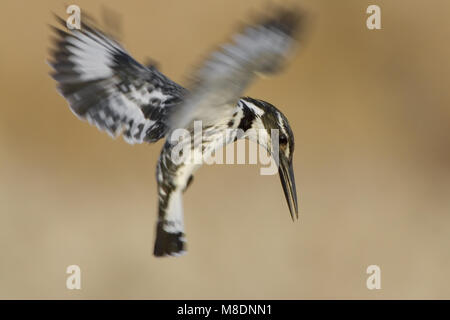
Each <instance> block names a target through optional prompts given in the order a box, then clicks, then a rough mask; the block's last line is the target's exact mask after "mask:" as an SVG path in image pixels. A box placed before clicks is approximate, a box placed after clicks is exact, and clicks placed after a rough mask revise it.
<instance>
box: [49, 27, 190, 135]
mask: <svg viewBox="0 0 450 320" xmlns="http://www.w3.org/2000/svg"><path fill="white" fill-rule="evenodd" d="M59 20H60V22H61V24H62V25H63V26H64V27H63V29H64V28H65V22H64V21H63V20H61V19H59ZM54 30H55V32H56V35H57V37H56V39H55V41H54V45H55V48H54V49H52V51H51V58H50V61H49V64H50V66H51V67H52V68H53V73H52V74H51V75H52V77H53V78H54V79H55V80H56V81H57V82H58V89H59V92H60V93H61V94H62V95H63V96H64V98H65V99H66V100H67V101H68V102H69V105H70V108H71V110H72V111H73V112H74V113H75V114H76V115H77V116H78V117H79V118H81V119H85V120H87V121H89V123H91V124H93V125H96V126H97V127H98V128H99V129H100V130H103V131H106V132H108V133H109V134H110V135H112V136H114V137H116V136H118V135H120V134H122V135H123V137H124V138H125V140H126V141H127V142H129V143H142V142H144V141H145V142H154V141H157V140H159V139H160V138H162V137H163V136H165V135H166V133H167V131H168V124H167V120H168V114H169V113H170V112H171V109H172V108H173V107H174V106H176V105H178V104H180V102H181V101H182V99H183V96H184V95H185V92H186V90H185V89H184V88H182V87H181V86H179V85H178V84H176V83H175V82H173V81H171V80H170V79H168V78H167V77H165V76H164V75H163V74H162V73H161V72H159V71H158V70H157V69H156V68H155V67H153V66H149V67H145V66H143V65H141V64H140V63H138V62H137V61H136V60H134V59H133V58H132V57H131V56H130V55H129V54H128V53H127V52H126V51H125V49H124V48H123V47H122V46H121V45H120V44H119V43H118V42H117V41H115V40H114V39H113V38H112V37H110V36H107V35H106V34H105V33H103V32H101V31H100V30H98V29H97V28H95V27H93V26H92V25H88V24H83V25H82V26H81V30H72V31H69V30H68V31H64V30H62V29H57V28H54Z"/></svg>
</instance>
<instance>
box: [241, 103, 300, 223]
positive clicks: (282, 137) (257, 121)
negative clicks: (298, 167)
mask: <svg viewBox="0 0 450 320" xmlns="http://www.w3.org/2000/svg"><path fill="white" fill-rule="evenodd" d="M242 100H243V102H244V103H245V106H246V107H247V108H248V109H250V111H251V113H252V116H253V119H251V124H250V126H251V127H252V128H254V129H265V130H264V131H265V132H266V133H267V134H265V135H258V138H257V139H258V143H259V144H260V145H262V146H264V147H265V148H266V149H267V150H268V151H269V152H270V153H271V155H272V157H273V158H274V159H275V160H276V163H277V165H278V174H279V176H280V180H281V185H282V186H283V191H284V195H285V196H286V201H287V203H288V206H289V211H290V213H291V217H292V219H293V220H294V216H295V217H296V218H297V219H298V204H297V190H296V187H295V178H294V170H293V166H292V160H293V154H294V133H293V132H292V129H291V127H290V125H289V122H288V120H287V118H286V117H285V116H284V114H283V113H281V111H280V110H278V109H277V108H275V107H274V106H273V105H272V104H270V103H268V102H265V101H262V100H256V99H252V98H249V97H246V98H243V99H242ZM245 116H246V115H245V112H244V118H245ZM248 117H249V118H251V117H250V116H248Z"/></svg>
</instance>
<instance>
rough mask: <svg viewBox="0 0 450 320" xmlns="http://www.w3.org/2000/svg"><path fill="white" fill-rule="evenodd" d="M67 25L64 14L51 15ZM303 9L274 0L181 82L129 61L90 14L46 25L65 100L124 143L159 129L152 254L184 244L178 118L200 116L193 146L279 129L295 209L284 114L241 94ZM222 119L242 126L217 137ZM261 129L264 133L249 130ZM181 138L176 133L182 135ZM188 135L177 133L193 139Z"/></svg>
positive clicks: (184, 165) (279, 58) (264, 69)
mask: <svg viewBox="0 0 450 320" xmlns="http://www.w3.org/2000/svg"><path fill="white" fill-rule="evenodd" d="M59 20H60V22H61V24H62V25H63V26H65V21H63V20H62V19H59ZM302 20H303V19H302V14H301V12H300V11H299V10H297V9H294V8H290V9H287V8H276V9H275V10H272V12H271V14H269V15H268V16H261V17H259V18H258V19H257V20H256V21H255V22H254V23H251V24H248V25H246V26H244V27H243V28H242V29H241V31H240V32H238V33H237V34H236V35H234V36H233V38H232V40H231V41H230V42H229V43H226V44H224V45H222V46H221V47H220V48H219V49H217V50H216V51H214V52H212V54H210V55H209V57H208V58H207V59H206V60H205V61H204V63H203V64H202V65H201V66H199V67H198V68H197V70H196V71H195V72H194V75H193V76H192V78H193V79H192V82H191V84H190V86H189V88H188V89H186V88H184V87H182V86H180V85H179V84H177V83H175V82H174V81H172V80H170V79H169V78H168V77H166V76H165V75H164V74H162V73H161V72H160V71H159V70H158V69H157V67H156V66H154V65H149V66H144V65H142V64H140V63H139V62H137V61H136V60H135V59H133V58H132V57H131V55H129V54H128V52H127V51H126V50H125V49H124V48H123V47H122V45H121V44H120V43H118V42H117V41H116V40H115V39H114V38H113V37H112V36H109V35H107V34H106V33H105V32H102V31H100V29H99V28H98V27H95V26H94V25H93V24H91V23H82V25H81V29H80V30H71V31H65V30H64V28H62V29H59V28H54V30H55V32H56V35H57V37H56V39H55V41H54V48H53V49H52V50H51V58H50V60H49V64H50V66H51V67H52V68H53V71H52V73H51V75H52V77H53V78H54V79H55V80H56V81H57V83H58V86H57V87H58V91H59V92H60V93H61V94H62V96H63V97H64V98H65V99H66V100H67V101H68V103H69V106H70V109H71V110H72V111H73V112H74V113H75V115H77V116H78V117H79V118H80V119H83V120H87V121H88V122H89V123H90V124H93V125H95V126H97V128H98V129H100V130H103V131H106V132H107V133H109V134H110V135H111V136H113V137H116V136H118V135H120V134H121V135H122V136H123V137H124V139H125V140H126V141H127V142H128V143H132V144H133V143H143V142H147V143H152V142H155V141H158V140H159V139H162V138H166V142H165V144H164V146H163V148H162V151H161V155H160V157H159V160H158V164H157V168H156V180H157V183H158V196H159V197H158V200H159V210H158V221H157V226H156V239H155V245H154V255H155V256H157V257H160V256H178V255H182V254H183V253H185V250H186V244H185V242H186V240H185V231H184V223H183V205H182V195H183V192H184V191H185V190H186V189H187V188H188V186H189V184H190V183H191V182H192V177H193V173H194V172H195V171H196V170H197V169H198V168H199V167H200V166H201V164H198V163H192V162H188V161H184V162H181V163H177V162H176V161H174V160H173V155H172V151H173V149H174V148H175V146H176V145H177V143H180V141H177V142H176V141H173V139H170V135H171V133H172V132H174V130H176V129H177V128H184V129H186V130H187V131H188V132H190V133H193V131H194V130H193V128H194V124H193V123H194V121H198V120H201V121H202V135H203V136H202V139H201V140H202V144H196V143H193V144H192V147H191V148H192V154H195V153H201V154H202V155H203V156H210V155H211V153H212V152H213V151H214V150H217V149H218V148H222V147H223V146H224V145H226V144H228V143H232V142H234V141H235V140H236V139H241V138H247V139H250V140H254V141H256V142H257V143H258V144H259V145H260V146H262V147H264V148H266V149H267V150H269V151H271V152H274V151H273V150H271V146H272V140H271V132H272V131H271V129H277V130H278V132H279V148H278V150H276V151H275V152H276V153H278V154H272V156H277V158H278V159H279V160H278V172H279V176H280V179H281V184H282V186H283V190H284V194H285V197H286V200H287V203H288V206H289V210H290V213H291V217H292V219H293V220H294V217H297V219H298V205H297V192H296V188H295V180H294V172H293V168H292V158H293V153H294V134H293V132H292V129H291V127H290V126H289V123H288V120H287V118H286V117H285V116H284V115H283V114H282V113H281V111H279V110H278V109H277V108H276V107H274V106H273V105H271V104H270V103H268V102H265V101H263V100H259V99H253V98H250V97H241V95H242V93H243V91H244V90H245V89H246V88H247V86H248V85H249V84H250V83H251V82H252V81H253V80H254V79H255V78H256V77H257V75H270V74H274V73H276V72H278V71H279V70H280V69H281V67H282V66H283V64H284V62H285V60H286V58H287V57H288V55H289V53H290V52H291V51H292V48H293V47H294V44H295V43H296V35H297V34H298V30H299V29H300V23H301V22H302ZM226 129H240V130H242V132H243V134H242V135H240V136H237V135H230V136H229V137H228V138H227V139H218V137H219V136H220V137H222V136H223V133H224V131H225V130H226ZM259 129H265V130H266V131H267V134H266V135H255V134H254V132H255V130H256V131H257V130H259ZM181 140H183V139H181ZM192 140H193V138H192V136H189V137H186V138H185V139H184V141H181V143H182V142H184V143H190V142H192Z"/></svg>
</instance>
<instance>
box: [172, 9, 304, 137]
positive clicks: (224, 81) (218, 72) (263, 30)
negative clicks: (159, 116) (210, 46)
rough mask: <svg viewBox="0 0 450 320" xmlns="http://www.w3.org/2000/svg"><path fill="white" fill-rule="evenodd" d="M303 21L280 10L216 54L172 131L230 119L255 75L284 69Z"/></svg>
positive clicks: (199, 76)
mask: <svg viewBox="0 0 450 320" xmlns="http://www.w3.org/2000/svg"><path fill="white" fill-rule="evenodd" d="M299 19H300V12H298V11H296V10H290V11H288V10H285V9H280V10H276V13H275V14H274V15H272V17H269V18H264V19H262V20H261V22H260V23H256V24H254V25H250V26H247V27H246V28H244V30H243V31H242V32H241V33H239V34H237V35H235V36H234V37H233V39H232V42H230V43H228V44H225V45H222V46H221V48H220V50H218V51H215V52H213V53H212V54H211V56H210V57H209V58H208V59H207V60H206V61H205V62H204V64H203V65H202V66H201V68H200V69H199V70H197V72H196V74H195V75H194V78H193V86H192V88H190V94H189V95H188V96H187V97H186V100H185V102H184V103H183V105H182V106H181V107H180V108H178V109H177V111H176V112H174V113H173V114H172V116H171V118H170V120H171V122H170V124H171V127H172V128H183V127H186V126H188V125H189V124H190V123H191V122H192V121H193V120H202V121H203V124H208V123H215V122H217V121H218V120H219V119H222V118H223V119H227V118H228V119H229V117H231V114H232V112H234V109H235V106H236V104H237V101H238V99H239V97H240V96H241V94H242V93H243V91H244V90H245V89H246V87H247V86H248V85H249V84H250V82H251V81H252V80H253V79H254V78H255V75H257V74H271V73H275V72H277V71H278V70H279V69H280V67H281V65H282V63H283V61H284V60H285V58H286V57H287V55H288V53H289V51H290V49H291V47H292V46H293V44H294V42H295V41H294V36H295V34H296V30H297V26H298V22H299Z"/></svg>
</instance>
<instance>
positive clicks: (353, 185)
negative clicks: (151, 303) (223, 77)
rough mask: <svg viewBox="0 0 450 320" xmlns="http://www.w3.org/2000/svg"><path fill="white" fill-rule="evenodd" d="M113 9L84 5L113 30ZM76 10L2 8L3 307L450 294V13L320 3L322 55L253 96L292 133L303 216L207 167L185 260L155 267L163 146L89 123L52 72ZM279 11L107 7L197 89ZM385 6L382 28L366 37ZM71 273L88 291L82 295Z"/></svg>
mask: <svg viewBox="0 0 450 320" xmlns="http://www.w3.org/2000/svg"><path fill="white" fill-rule="evenodd" d="M105 2H106V1H105ZM105 2H97V1H76V2H72V1H71V2H70V3H76V4H78V5H80V6H81V9H82V10H86V11H88V12H89V13H90V14H91V15H94V16H95V17H99V16H101V14H100V13H101V7H102V4H105ZM65 3H66V4H67V3H68V2H62V1H61V2H60V1H12V0H11V1H9V0H8V1H2V2H1V19H0V35H1V37H0V38H1V40H2V45H1V49H0V70H1V72H0V88H1V89H0V90H1V91H0V92H1V116H0V298H8V299H9V298H46V299H47V298H63V299H66V298H67V299H72V298H150V299H160V298H275V299H284V298H286V299H299V298H302V299H303V298H352V299H353V298H369V299H374V298H375V299H378V298H450V273H449V270H450V250H449V244H450V148H449V143H450V130H449V123H450V107H449V106H450V104H449V102H450V91H449V90H448V88H449V84H450V68H449V61H448V59H449V56H450V50H449V49H450V42H449V39H450V23H449V22H448V12H449V10H450V3H449V2H448V1H444V0H441V1H438V0H434V1H411V0H402V1H400V0H397V1H381V0H377V1H370V2H368V1H359V0H354V1H350V0H346V1H331V0H328V1H303V2H302V3H303V6H304V7H305V8H307V9H308V10H310V12H313V13H314V14H313V15H314V17H315V18H314V27H313V28H311V30H310V31H311V32H310V36H309V38H308V41H307V45H306V47H305V48H304V49H303V50H302V52H301V53H300V54H299V55H298V56H296V58H295V59H294V61H292V63H291V64H290V66H289V68H288V69H287V70H286V71H285V72H284V73H283V74H281V75H279V76H276V77H273V78H271V79H268V80H264V81H258V82H257V83H255V84H254V85H253V86H252V87H251V88H250V89H249V90H248V95H250V96H253V97H257V98H261V99H264V100H267V101H270V102H272V103H273V104H275V105H276V106H278V107H279V108H280V109H282V110H283V112H284V113H285V114H286V115H287V117H288V118H289V120H290V122H291V125H292V127H293V130H294V132H295V137H296V151H295V172H296V178H297V184H298V190H299V196H300V199H301V202H300V210H301V218H300V220H299V221H298V222H297V223H292V221H291V219H290V217H289V212H288V209H287V206H286V204H285V200H284V196H283V193H282V189H281V186H280V183H279V179H278V177H277V176H260V175H259V174H258V172H259V168H258V166H250V165H246V166H244V165H236V166H223V165H222V166H220V165H216V166H207V167H204V168H203V169H201V170H200V171H199V172H198V173H197V175H196V177H195V180H194V184H193V185H192V187H191V188H190V189H189V191H188V192H187V193H186V196H185V212H186V224H187V236H188V241H189V243H188V245H189V252H188V254H187V256H184V257H182V258H178V259H155V258H154V257H153V256H152V254H151V251H152V245H153V237H154V223H155V218H156V190H155V186H156V183H155V179H154V171H155V163H156V160H157V157H158V154H159V151H160V148H161V145H162V143H161V142H159V143H157V144H156V145H151V146H149V145H139V146H130V145H127V144H126V143H125V142H124V141H123V140H122V139H118V140H116V141H114V140H112V139H110V138H109V136H108V135H106V134H104V133H100V132H98V131H97V130H96V129H95V128H93V127H90V126H89V125H87V124H86V123H83V122H81V121H79V120H77V119H76V118H75V116H74V115H73V114H72V113H71V112H70V111H69V109H68V108H67V106H66V103H65V101H64V100H63V99H62V98H61V97H60V96H59V95H58V94H57V93H56V91H55V89H54V87H55V84H54V82H53V81H52V80H51V79H50V78H49V77H48V76H47V73H48V71H49V68H48V66H47V65H46V64H45V58H46V57H47V53H46V52H47V51H46V50H47V48H48V46H49V36H50V32H49V29H48V28H47V25H46V24H49V23H53V18H52V16H51V13H50V12H51V11H54V12H56V13H58V14H60V15H63V16H66V15H65V13H64V8H65V7H64V4H65ZM263 3H266V1H256V0H254V1H242V0H220V1H218V0H215V1H210V0H201V1H200V0H189V1H186V0H176V1H175V0H164V1H162V0H161V1H156V0H155V1H153V0H152V1H150V0H146V1H118V0H117V1H107V4H108V7H109V8H110V9H112V10H114V11H116V12H120V13H121V14H122V27H123V30H122V36H123V41H124V44H125V46H126V48H127V49H128V50H129V51H130V52H131V53H132V54H133V55H134V56H135V57H136V58H137V59H138V60H140V61H142V60H143V59H144V58H145V57H152V58H154V59H156V60H157V61H159V62H160V64H161V65H162V70H163V71H164V72H165V73H167V75H169V76H170V77H172V78H173V79H174V80H176V81H180V82H183V81H184V79H186V75H187V74H189V70H191V69H190V66H192V65H194V64H195V63H198V62H199V61H200V59H201V57H203V56H204V54H205V53H207V52H208V51H209V50H210V49H211V48H213V47H214V46H215V45H216V44H217V43H218V42H220V41H222V40H223V39H226V38H227V36H228V35H229V34H230V32H231V31H232V30H234V29H235V27H236V25H237V24H239V23H240V22H242V21H245V19H246V18H247V17H248V15H249V14H250V13H251V12H252V11H254V10H259V9H260V8H261V7H262V4H263ZM373 3H376V4H379V5H380V6H381V8H382V26H383V30H381V31H369V30H367V29H366V27H365V19H366V14H365V9H366V8H367V6H368V5H369V4H373ZM100 21H101V20H100ZM71 264H78V265H79V266H80V267H81V269H82V290H81V291H69V290H67V289H66V288H65V280H66V274H65V268H66V267H67V266H68V265H71ZM370 264H377V265H379V266H380V267H381V269H382V289H381V290H379V291H369V290H367V289H366V286H365V282H366V277H367V275H366V273H365V269H366V267H367V266H368V265H370Z"/></svg>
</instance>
